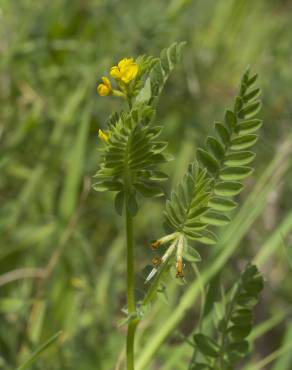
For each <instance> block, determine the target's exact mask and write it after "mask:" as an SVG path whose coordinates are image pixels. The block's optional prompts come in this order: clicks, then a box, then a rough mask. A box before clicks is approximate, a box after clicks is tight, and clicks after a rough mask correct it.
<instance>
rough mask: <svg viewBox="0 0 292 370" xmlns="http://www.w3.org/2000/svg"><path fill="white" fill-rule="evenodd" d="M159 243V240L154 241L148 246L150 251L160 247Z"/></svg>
mask: <svg viewBox="0 0 292 370" xmlns="http://www.w3.org/2000/svg"><path fill="white" fill-rule="evenodd" d="M160 244H161V242H160V241H159V240H154V241H153V242H152V243H151V244H150V246H151V249H153V250H155V249H157V248H158V247H159V246H160Z"/></svg>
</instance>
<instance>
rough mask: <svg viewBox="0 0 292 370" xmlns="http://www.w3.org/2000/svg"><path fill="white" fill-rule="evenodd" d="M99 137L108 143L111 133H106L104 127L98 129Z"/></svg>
mask: <svg viewBox="0 0 292 370" xmlns="http://www.w3.org/2000/svg"><path fill="white" fill-rule="evenodd" d="M98 137H99V138H100V140H102V141H104V142H106V143H108V141H109V135H108V134H106V133H105V132H103V131H102V129H99V130H98Z"/></svg>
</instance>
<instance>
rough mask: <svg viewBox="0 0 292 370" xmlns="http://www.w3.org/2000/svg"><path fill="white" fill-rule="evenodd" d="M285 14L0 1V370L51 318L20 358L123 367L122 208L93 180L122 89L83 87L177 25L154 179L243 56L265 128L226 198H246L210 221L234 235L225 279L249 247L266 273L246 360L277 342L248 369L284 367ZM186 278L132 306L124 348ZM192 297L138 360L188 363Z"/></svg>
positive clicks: (231, 89) (149, 330) (216, 5)
mask: <svg viewBox="0 0 292 370" xmlns="http://www.w3.org/2000/svg"><path fill="white" fill-rule="evenodd" d="M291 24H292V2H291V1H290V0H257V1H248V0H224V1H223V0H221V1H212V0H193V1H191V0H189V1H188V0H172V1H163V0H147V1H144V0H141V1H134V0H127V1H118V0H50V1H49V0H41V1H34V0H0V202H1V209H0V235H1V236H0V242H1V244H0V369H5V370H10V369H15V368H16V366H17V365H18V364H20V363H21V362H22V361H23V360H24V359H26V358H27V356H28V355H29V353H31V351H32V350H34V349H35V348H36V347H37V346H38V345H39V344H40V343H43V342H44V341H45V340H47V339H48V338H49V337H50V336H51V335H53V334H54V333H55V332H57V331H58V330H63V335H62V338H61V340H60V341H59V342H58V344H57V345H55V346H54V347H53V348H51V349H50V350H49V351H48V352H47V353H46V354H44V356H43V357H42V358H40V359H39V360H38V361H37V363H36V364H35V365H33V366H32V367H31V368H32V369H35V370H37V369H39V370H40V369H42V370H59V369H60V370H66V369H68V370H69V369H70V370H77V369H78V370H81V369H82V370H87V369H88V370H93V369H96V370H105V369H107V370H109V369H118V368H119V363H120V364H121V367H120V368H123V367H122V361H123V355H122V353H123V352H122V351H123V345H124V339H125V330H126V328H125V327H124V326H122V327H119V326H118V323H119V320H120V319H121V318H123V313H122V312H121V309H122V308H123V307H124V305H125V302H126V295H125V245H124V234H123V227H124V222H123V218H121V217H119V216H116V214H115V211H114V207H113V202H112V201H113V196H112V194H100V193H95V192H94V191H93V190H92V188H91V185H92V181H93V179H92V176H93V175H94V173H95V172H96V170H97V169H98V166H99V152H98V147H99V146H100V145H101V144H100V142H99V141H98V138H97V129H98V128H99V127H100V128H103V129H104V128H106V127H105V122H106V119H107V117H108V115H109V114H110V113H111V112H112V111H114V110H120V109H121V108H123V102H121V101H119V100H118V99H115V98H112V97H107V98H101V97H99V96H97V94H96V85H97V83H98V82H99V79H100V77H101V76H102V75H106V74H108V70H109V68H110V66H112V65H114V64H116V62H117V61H118V60H119V59H120V58H122V57H128V56H133V57H136V56H138V55H139V54H144V53H145V54H151V55H158V54H159V52H160V50H161V49H162V48H164V47H167V46H169V45H170V44H171V43H172V42H174V41H180V40H186V41H187V46H186V47H185V49H184V53H183V58H182V62H181V65H180V66H179V67H178V68H176V69H175V71H174V73H173V74H172V76H171V79H170V81H169V82H168V83H167V86H166V88H165V91H164V93H163V95H162V97H161V100H160V106H159V112H158V116H157V121H158V122H159V124H161V125H163V126H164V131H163V137H164V139H166V140H168V141H169V142H170V145H169V151H170V152H171V153H172V154H174V155H175V161H174V162H172V163H171V164H169V165H168V166H167V167H165V168H164V170H166V171H167V172H168V174H169V176H170V182H169V184H168V186H167V187H166V193H167V194H168V193H169V190H170V187H171V184H175V183H176V182H177V181H178V180H179V179H180V178H181V176H182V175H183V173H184V171H185V169H186V166H187V164H188V163H189V162H190V161H191V160H192V159H193V156H194V153H195V150H196V147H197V146H198V145H202V143H203V141H204V139H205V137H206V135H207V134H208V133H210V132H211V130H212V125H213V121H214V120H220V119H221V118H222V116H223V112H224V109H225V108H226V107H228V106H229V105H230V104H231V103H232V99H233V96H234V95H235V93H236V89H237V86H238V83H239V78H240V76H241V74H242V73H243V72H244V70H245V69H246V67H247V66H248V65H250V66H251V68H252V70H253V71H256V72H258V73H259V76H260V78H259V84H260V85H261V87H262V89H263V110H262V113H261V115H262V117H263V119H264V127H263V128H262V130H261V138H260V140H259V142H258V144H257V148H256V151H257V159H256V162H255V168H256V171H255V173H254V175H253V176H252V178H251V179H250V180H248V182H247V183H246V190H245V192H244V193H243V195H241V202H240V203H241V204H244V201H245V199H246V198H247V197H248V196H250V195H249V194H253V196H254V197H253V198H249V199H250V203H248V204H249V206H247V207H245V208H243V209H242V210H239V211H237V212H239V216H240V217H241V219H243V220H248V222H247V223H245V224H244V225H245V226H244V227H243V223H238V225H239V226H238V229H237V228H236V227H233V229H232V225H231V228H228V227H227V228H225V229H224V230H223V231H222V237H224V233H225V234H226V233H228V232H229V233H231V236H230V238H231V240H232V242H234V243H235V244H236V246H238V248H237V247H236V253H235V254H234V256H233V257H232V259H231V261H230V262H229V264H228V265H227V266H226V268H225V270H224V271H223V272H224V273H223V274H221V275H222V276H221V279H222V283H223V284H224V285H226V286H227V287H229V286H230V284H231V283H232V282H233V281H234V279H236V277H237V276H238V274H239V271H240V269H241V268H242V266H243V265H244V262H245V261H246V260H250V259H253V258H254V257H255V256H256V258H257V260H256V261H257V262H258V263H259V268H260V269H261V270H262V271H263V273H264V276H265V279H266V287H265V290H264V293H263V294H262V297H261V302H260V305H259V307H258V309H257V314H256V323H257V324H259V323H265V324H266V326H257V328H258V329H259V330H258V331H257V332H255V333H254V336H255V337H254V338H253V339H254V342H253V344H254V348H253V351H252V355H251V357H250V358H249V359H248V360H247V362H250V363H256V362H257V361H259V360H260V359H261V358H263V357H265V356H267V355H269V354H270V353H272V352H273V351H275V350H276V349H277V348H282V349H283V348H284V350H283V351H282V352H283V353H282V356H281V357H278V358H277V359H276V361H274V362H273V363H271V365H266V366H265V367H262V368H264V369H270V368H271V369H273V370H291V369H292V365H291V364H292V357H291V343H292V321H291V304H292V291H291V279H292V273H291V267H289V261H292V258H291V257H292V253H291V250H292V235H291V230H292V208H291V205H292V197H291V190H292V180H291V179H292V177H291V146H292V140H291V121H292V105H291V96H292V71H291V65H292V48H291V45H292V44H291V36H292V34H291ZM268 168H270V172H267V169H268ZM263 183H265V184H266V183H267V184H268V185H269V186H268V187H267V188H265V192H264V191H261V189H262V188H261V186H263ZM256 191H257V192H256ZM257 194H259V196H257ZM260 195H262V197H261V196H260ZM141 206H142V209H141V210H140V212H139V214H138V216H137V217H136V225H137V226H136V228H137V229H136V241H137V243H136V268H137V271H141V270H142V269H143V267H144V266H145V265H146V264H147V263H149V261H150V260H151V257H152V254H151V251H150V250H149V248H148V245H149V241H150V240H151V239H155V238H156V237H159V236H161V234H162V230H163V229H162V223H163V217H162V210H163V200H159V201H157V200H156V201H146V202H143V204H141ZM239 216H236V217H239ZM238 220H240V218H238ZM228 230H229V231H228ZM230 230H231V231H230ZM208 250H209V248H206V247H205V248H204V250H203V249H202V253H203V255H205V256H206V257H207V255H208ZM204 253H205V254H204ZM204 263H205V264H207V263H208V260H207V259H206V262H203V263H202V266H203V265H204ZM291 264H292V262H291ZM199 267H200V265H199ZM137 285H138V287H140V288H143V279H142V275H141V274H140V275H139V274H138V275H137ZM184 289H185V288H184V287H181V286H179V287H177V286H176V285H175V284H174V283H173V282H172V281H171V282H170V284H169V296H170V298H169V301H168V303H165V302H164V301H163V300H159V301H158V303H157V304H156V305H155V306H154V307H153V310H152V311H151V314H150V315H148V316H147V317H146V319H145V321H144V323H143V324H142V325H141V331H140V332H141V333H143V336H142V335H141V337H139V338H138V339H139V341H138V345H137V356H138V357H139V355H140V354H141V353H142V352H143V348H144V346H145V345H146V344H145V343H147V342H149V341H151V340H152V338H153V336H155V333H156V332H158V331H159V328H160V327H162V326H163V323H164V320H165V319H166V317H167V315H168V314H169V313H170V312H171V310H172V308H173V307H175V306H176V302H177V301H178V300H179V299H180V297H181V296H182V295H183V293H184ZM197 309H198V308H194V309H193V310H191V311H189V312H187V313H186V315H185V319H184V320H183V322H182V323H181V325H180V327H179V328H178V331H175V332H173V333H171V336H170V337H169V339H168V340H167V341H166V343H165V344H164V346H163V347H161V348H160V350H159V352H158V353H157V355H156V358H155V360H154V361H153V362H152V363H151V364H149V366H148V367H147V369H161V370H167V369H169V370H180V369H187V363H188V362H187V359H188V358H189V356H190V354H191V351H192V350H191V348H189V347H188V345H187V344H184V343H183V341H182V339H181V333H183V334H184V335H188V334H189V333H190V332H191V331H192V330H193V328H194V326H195V323H196V320H197ZM260 330H262V331H260ZM287 345H288V347H287ZM289 345H290V347H289ZM285 348H286V349H285ZM287 348H288V350H287ZM289 349H290V350H289ZM276 357H277V356H276ZM247 362H246V363H247ZM241 368H242V367H241Z"/></svg>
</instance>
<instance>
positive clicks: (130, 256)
mask: <svg viewBox="0 0 292 370" xmlns="http://www.w3.org/2000/svg"><path fill="white" fill-rule="evenodd" d="M125 208H126V227H127V294H128V315H129V317H132V318H130V321H129V324H128V332H127V370H134V340H135V332H136V327H137V323H138V322H137V320H136V318H135V316H136V305H135V284H134V238H133V218H132V216H131V215H130V212H129V209H128V207H127V204H126V207H125Z"/></svg>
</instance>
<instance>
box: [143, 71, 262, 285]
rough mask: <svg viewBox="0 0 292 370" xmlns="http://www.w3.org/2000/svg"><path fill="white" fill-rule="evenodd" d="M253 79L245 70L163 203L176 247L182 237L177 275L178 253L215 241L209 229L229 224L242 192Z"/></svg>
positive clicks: (252, 133) (254, 122)
mask: <svg viewBox="0 0 292 370" xmlns="http://www.w3.org/2000/svg"><path fill="white" fill-rule="evenodd" d="M256 80H257V75H256V74H255V75H252V76H251V75H250V71H249V70H247V71H246V72H245V73H244V75H243V77H242V80H241V84H240V89H239V94H238V96H236V98H235V102H234V106H233V109H232V110H227V111H226V112H225V115H224V120H223V121H222V122H215V133H216V135H215V136H209V137H208V138H207V140H206V148H205V149H201V148H199V149H198V150H197V152H196V159H195V161H194V162H193V163H192V164H191V165H190V166H189V169H188V171H187V173H186V174H185V176H184V178H183V179H182V181H181V182H180V183H179V184H178V185H177V186H176V188H175V189H174V190H173V191H172V192H171V196H170V199H169V200H167V201H166V209H165V212H164V214H165V219H166V223H167V226H168V229H169V230H170V232H171V233H172V234H173V235H176V240H177V245H178V244H179V243H178V241H179V240H182V241H183V242H182V243H183V247H182V248H181V250H180V252H179V251H178V250H177V269H178V273H177V276H181V277H182V276H183V274H182V273H181V272H180V269H181V268H180V266H181V259H182V255H183V256H185V255H186V253H188V254H190V253H192V254H194V253H195V255H198V253H197V251H195V250H194V248H190V246H189V245H188V244H189V243H188V241H192V240H195V241H199V242H201V243H204V244H215V243H216V242H217V240H218V239H217V236H216V234H215V233H214V227H218V226H224V225H226V224H228V222H230V217H229V212H230V211H232V210H233V209H234V208H235V207H236V206H237V203H236V202H235V201H234V200H233V198H234V196H236V195H238V194H239V193H240V192H241V191H242V189H243V185H242V180H244V179H245V178H246V177H247V176H249V175H250V174H251V173H252V172H253V169H252V168H251V167H250V166H247V165H250V163H251V162H252V161H253V160H254V158H255V153H254V152H253V151H252V150H251V148H252V146H253V145H254V144H255V143H256V141H257V138H258V136H257V134H256V131H257V130H258V129H259V128H260V127H261V125H262V121H261V120H260V119H258V118H255V116H256V115H257V113H258V112H259V110H260V108H261V102H260V100H259V99H258V97H259V95H260V92H261V91H260V89H259V88H257V87H254V85H255V82H256ZM164 238H165V237H164ZM162 240H163V238H161V239H159V240H158V241H157V242H158V244H162V243H160V242H161V241H162ZM169 248H171V247H169ZM166 253H168V252H166ZM156 271H158V268H157V267H155V268H154V269H153V270H152V272H151V274H150V275H149V276H150V277H151V278H152V276H154V275H155V273H156ZM148 280H149V278H148Z"/></svg>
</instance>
